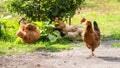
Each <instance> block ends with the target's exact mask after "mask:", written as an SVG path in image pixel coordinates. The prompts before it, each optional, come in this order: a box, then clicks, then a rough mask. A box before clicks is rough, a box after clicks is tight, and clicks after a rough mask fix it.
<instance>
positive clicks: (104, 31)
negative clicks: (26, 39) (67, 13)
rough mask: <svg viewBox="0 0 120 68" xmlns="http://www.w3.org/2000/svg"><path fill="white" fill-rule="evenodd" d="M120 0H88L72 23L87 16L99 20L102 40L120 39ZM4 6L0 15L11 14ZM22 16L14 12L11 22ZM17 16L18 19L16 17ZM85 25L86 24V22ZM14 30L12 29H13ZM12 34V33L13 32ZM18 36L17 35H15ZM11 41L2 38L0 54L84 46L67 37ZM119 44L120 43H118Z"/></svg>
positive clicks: (91, 19) (0, 10) (76, 22)
mask: <svg viewBox="0 0 120 68" xmlns="http://www.w3.org/2000/svg"><path fill="white" fill-rule="evenodd" d="M119 4H120V2H119V1H118V0H86V2H85V4H84V6H83V8H82V9H81V10H77V12H80V14H78V13H76V14H75V15H74V17H73V18H72V25H75V24H79V23H80V20H81V18H83V17H85V18H87V20H90V21H94V20H95V21H97V22H98V25H99V27H100V30H101V36H102V38H101V41H108V40H114V39H120V28H119V26H120V24H119V21H120V19H119V18H120V8H119V7H120V5H119ZM3 8H4V6H2V5H1V4H0V15H1V17H2V15H3V14H4V15H9V14H10V15H11V13H10V12H6V10H5V8H4V10H2V9H3ZM21 17H22V16H18V15H17V14H13V17H12V18H11V21H10V22H13V21H14V20H16V23H17V21H18V20H19V19H20V18H21ZM16 18H17V19H16ZM84 25H85V24H84ZM11 31H12V30H11ZM11 34H12V33H11ZM15 38H16V36H15ZM8 39H9V40H10V41H5V40H0V55H2V54H3V55H10V54H19V53H24V52H34V51H61V50H68V49H71V46H83V45H85V44H84V42H81V43H80V42H79V43H77V44H75V43H72V42H71V41H69V40H68V39H66V38H62V39H59V40H57V41H56V42H54V43H50V42H47V41H38V42H36V43H33V44H25V43H15V40H16V39H14V41H13V40H11V39H12V38H8ZM118 44H119V43H118ZM118 44H115V45H118Z"/></svg>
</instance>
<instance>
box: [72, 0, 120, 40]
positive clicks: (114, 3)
mask: <svg viewBox="0 0 120 68" xmlns="http://www.w3.org/2000/svg"><path fill="white" fill-rule="evenodd" d="M86 1H87V2H86V4H87V5H86V6H87V8H86V6H85V7H84V8H82V10H81V11H80V14H76V15H74V17H73V18H72V24H79V23H80V20H81V19H82V18H83V17H85V18H87V20H90V21H92V22H93V21H97V22H98V25H99V28H100V30H101V35H102V37H104V38H102V40H111V39H120V28H119V26H120V24H119V22H120V8H119V7H120V5H119V4H120V2H118V0H92V1H91V0H86ZM96 6H97V7H96Z"/></svg>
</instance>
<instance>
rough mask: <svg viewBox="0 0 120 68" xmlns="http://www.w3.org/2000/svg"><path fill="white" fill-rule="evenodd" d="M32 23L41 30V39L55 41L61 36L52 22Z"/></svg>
mask: <svg viewBox="0 0 120 68" xmlns="http://www.w3.org/2000/svg"><path fill="white" fill-rule="evenodd" d="M34 24H36V25H37V26H38V27H39V29H40V30H41V37H40V38H41V40H46V41H50V42H55V41H56V40H57V39H59V38H61V35H60V32H59V31H57V30H54V27H55V26H54V24H49V23H48V22H34Z"/></svg>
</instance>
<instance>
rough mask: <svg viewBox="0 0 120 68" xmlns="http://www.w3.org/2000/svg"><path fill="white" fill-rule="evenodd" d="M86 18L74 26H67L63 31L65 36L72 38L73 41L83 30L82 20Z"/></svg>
mask: <svg viewBox="0 0 120 68" xmlns="http://www.w3.org/2000/svg"><path fill="white" fill-rule="evenodd" d="M85 21H86V19H85V18H83V19H82V20H81V23H80V25H74V26H67V27H66V28H65V29H64V30H63V33H65V34H66V35H67V37H69V39H70V40H72V41H73V42H75V41H76V39H77V38H78V37H80V36H81V33H82V32H83V24H82V23H83V22H85Z"/></svg>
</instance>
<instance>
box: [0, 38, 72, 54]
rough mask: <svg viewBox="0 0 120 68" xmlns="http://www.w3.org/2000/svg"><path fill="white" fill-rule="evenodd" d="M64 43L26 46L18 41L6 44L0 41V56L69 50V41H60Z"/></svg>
mask: <svg viewBox="0 0 120 68" xmlns="http://www.w3.org/2000/svg"><path fill="white" fill-rule="evenodd" d="M61 40H64V41H61V42H60V40H58V42H60V43H56V42H55V43H50V42H44V41H37V42H36V43H33V44H26V43H23V42H20V41H16V42H18V43H16V42H8V41H0V55H11V54H20V53H25V52H34V51H52V52H54V51H61V50H69V49H71V48H70V46H72V45H70V43H71V42H70V41H68V40H67V39H61Z"/></svg>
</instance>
